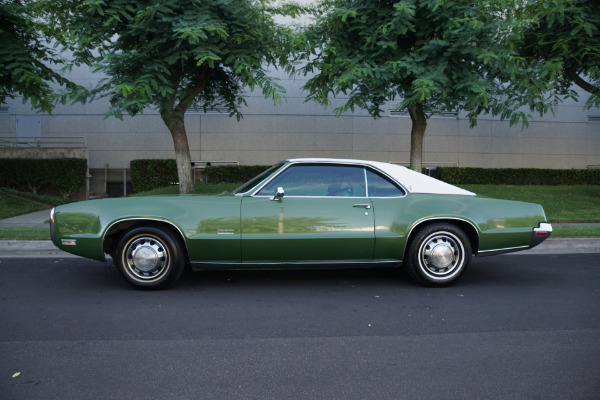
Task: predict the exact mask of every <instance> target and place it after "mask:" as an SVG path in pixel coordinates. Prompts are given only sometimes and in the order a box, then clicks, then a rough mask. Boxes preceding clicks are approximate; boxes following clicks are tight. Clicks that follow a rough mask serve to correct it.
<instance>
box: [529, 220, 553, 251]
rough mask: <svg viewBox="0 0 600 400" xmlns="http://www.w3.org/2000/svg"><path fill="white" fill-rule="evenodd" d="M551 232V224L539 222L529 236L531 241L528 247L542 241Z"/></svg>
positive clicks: (532, 246)
mask: <svg viewBox="0 0 600 400" xmlns="http://www.w3.org/2000/svg"><path fill="white" fill-rule="evenodd" d="M551 234H552V225H550V224H548V223H546V222H541V223H540V225H539V226H538V227H537V228H534V229H533V235H532V236H531V243H529V248H530V249H532V248H534V247H535V246H537V245H538V244H540V243H542V242H543V241H544V240H546V239H548V238H549V237H550V235H551Z"/></svg>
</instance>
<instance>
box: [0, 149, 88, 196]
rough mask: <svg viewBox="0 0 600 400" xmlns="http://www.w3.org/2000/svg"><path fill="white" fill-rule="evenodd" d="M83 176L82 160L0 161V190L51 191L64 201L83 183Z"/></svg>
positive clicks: (84, 173)
mask: <svg viewBox="0 0 600 400" xmlns="http://www.w3.org/2000/svg"><path fill="white" fill-rule="evenodd" d="M86 174H87V160H86V159H84V158H45V159H44V158H1V159H0V187H5V188H9V189H15V190H18V191H21V192H32V193H37V192H38V191H40V190H47V189H54V190H55V191H57V192H58V193H60V195H61V196H62V197H63V198H65V199H66V198H68V197H70V196H71V195H73V194H74V193H75V192H76V191H77V190H78V189H79V188H80V187H81V186H82V185H83V184H84V183H85V179H86Z"/></svg>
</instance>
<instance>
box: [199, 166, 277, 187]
mask: <svg viewBox="0 0 600 400" xmlns="http://www.w3.org/2000/svg"><path fill="white" fill-rule="evenodd" d="M269 168H271V165H215V166H208V167H206V182H207V183H233V182H247V181H249V180H250V179H252V178H254V177H255V176H256V175H258V174H260V173H261V172H263V171H266V170H267V169H269Z"/></svg>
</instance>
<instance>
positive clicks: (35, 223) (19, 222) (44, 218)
mask: <svg viewBox="0 0 600 400" xmlns="http://www.w3.org/2000/svg"><path fill="white" fill-rule="evenodd" d="M50 210H51V209H50V208H49V209H47V210H43V211H36V212H33V213H29V214H24V215H18V216H16V217H12V218H6V219H0V227H2V228H4V227H15V228H43V227H46V226H47V227H49V226H50V225H49V221H50Z"/></svg>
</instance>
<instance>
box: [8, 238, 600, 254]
mask: <svg viewBox="0 0 600 400" xmlns="http://www.w3.org/2000/svg"><path fill="white" fill-rule="evenodd" d="M583 253H600V238H574V239H571V238H569V239H562V238H557V239H552V238H550V239H548V240H546V241H545V242H543V243H542V244H540V245H539V246H537V247H535V248H533V249H530V250H524V251H519V252H515V253H509V255H513V254H514V255H526V254H529V255H536V254H583ZM67 257H78V256H75V255H73V254H69V253H66V252H64V251H62V250H59V249H58V248H56V247H55V246H54V244H53V243H52V242H51V241H50V240H0V258H67Z"/></svg>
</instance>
